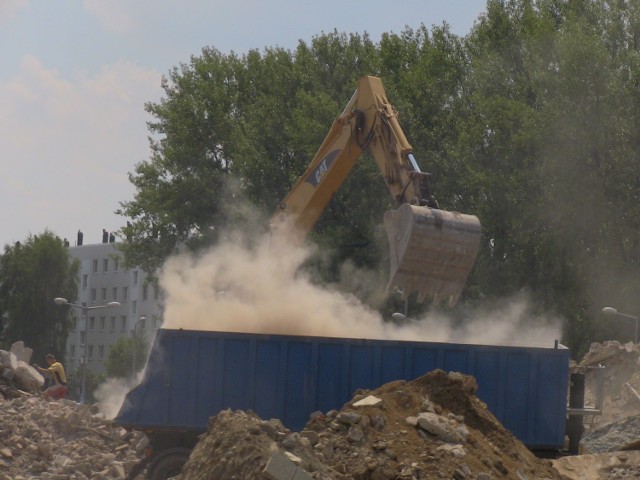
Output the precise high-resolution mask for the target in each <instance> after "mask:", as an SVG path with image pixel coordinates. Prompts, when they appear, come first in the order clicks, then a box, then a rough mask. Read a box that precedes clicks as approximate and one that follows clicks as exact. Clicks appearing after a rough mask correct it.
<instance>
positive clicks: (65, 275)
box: [0, 230, 79, 364]
mask: <svg viewBox="0 0 640 480" xmlns="http://www.w3.org/2000/svg"><path fill="white" fill-rule="evenodd" d="M78 269H79V262H78V261H77V260H75V261H71V260H70V258H69V256H68V254H67V249H66V248H65V247H64V245H63V242H62V240H61V239H60V238H59V237H57V236H56V235H54V234H53V233H51V232H49V231H47V230H45V232H44V233H42V234H40V235H31V236H29V238H28V239H27V240H26V241H25V242H24V243H21V242H16V243H15V244H14V245H13V246H9V245H6V246H5V248H4V254H3V255H2V256H1V257H0V317H2V318H3V319H4V330H3V332H2V334H3V339H2V343H3V345H4V347H5V348H7V349H8V347H10V345H11V344H12V343H14V342H16V341H18V340H22V341H23V342H24V344H25V345H26V346H27V347H29V348H32V349H33V358H34V359H35V360H36V361H37V362H40V363H41V364H43V362H44V357H45V355H46V354H47V353H53V354H54V355H55V356H56V358H58V359H60V360H61V361H63V362H64V353H65V342H66V339H67V336H68V333H69V331H70V329H71V326H72V325H71V319H70V317H69V315H68V311H67V309H65V308H60V306H58V305H55V304H54V303H53V299H54V298H55V297H64V298H67V299H68V300H69V301H74V300H75V299H76V298H77V295H78ZM39 359H41V360H39Z"/></svg>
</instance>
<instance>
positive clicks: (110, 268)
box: [65, 242, 162, 373]
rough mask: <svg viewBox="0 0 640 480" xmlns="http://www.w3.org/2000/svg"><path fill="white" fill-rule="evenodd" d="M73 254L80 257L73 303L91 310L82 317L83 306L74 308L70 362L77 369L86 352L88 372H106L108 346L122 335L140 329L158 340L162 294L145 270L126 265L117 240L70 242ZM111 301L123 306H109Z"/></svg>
mask: <svg viewBox="0 0 640 480" xmlns="http://www.w3.org/2000/svg"><path fill="white" fill-rule="evenodd" d="M80 243H82V242H80ZM68 253H69V256H70V257H71V258H77V259H78V260H80V270H79V282H78V300H77V301H76V302H73V303H76V304H78V305H82V306H83V307H89V310H88V318H83V312H84V309H81V308H72V311H73V313H74V315H75V321H74V325H73V328H72V330H71V332H70V333H69V337H68V338H67V344H66V364H65V366H66V367H67V369H68V370H69V371H73V370H75V369H77V368H78V367H79V366H80V365H81V364H82V363H83V361H84V357H85V355H86V360H87V366H88V370H90V371H93V372H96V373H104V372H105V371H106V366H105V364H106V360H107V357H108V355H109V349H110V348H111V346H112V345H113V344H114V343H116V341H117V340H118V339H119V338H120V337H122V336H132V335H133V333H134V331H136V332H137V333H138V334H144V336H145V338H146V339H147V340H148V341H152V340H153V337H154V336H155V334H156V332H157V330H158V329H159V328H160V326H161V321H162V301H161V295H160V293H159V292H158V290H157V289H156V288H155V287H154V286H153V285H151V284H149V283H147V282H146V281H145V280H146V275H145V273H144V272H143V271H142V270H141V269H138V268H133V269H129V270H126V269H124V268H123V267H122V265H123V263H124V260H123V259H124V255H123V253H122V252H121V251H119V250H118V244H117V243H106V242H105V243H98V244H92V245H77V246H70V247H68ZM110 302H118V303H120V306H116V307H106V305H107V304H109V303H110ZM96 307H97V308H96ZM87 327H88V328H87ZM85 345H86V347H87V349H86V351H85Z"/></svg>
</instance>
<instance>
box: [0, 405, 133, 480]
mask: <svg viewBox="0 0 640 480" xmlns="http://www.w3.org/2000/svg"><path fill="white" fill-rule="evenodd" d="M141 436H143V434H142V433H140V432H132V433H128V432H126V431H125V430H123V429H121V428H116V427H114V426H112V425H111V423H110V422H109V421H107V420H105V419H103V418H102V416H101V415H100V414H99V410H98V408H97V407H96V406H89V405H81V404H78V403H76V402H73V401H70V400H58V401H51V402H48V401H46V400H44V399H43V398H42V397H41V396H34V395H29V394H26V393H22V394H20V395H18V396H16V397H15V398H9V399H7V398H4V397H3V396H1V397H0V438H2V444H3V445H4V447H3V448H2V449H1V450H0V480H18V479H23V480H32V479H43V480H47V479H48V480H57V479H70V480H86V479H102V480H107V479H124V478H126V472H128V471H130V470H131V468H133V465H134V464H136V463H137V462H138V461H139V460H140V454H139V452H137V451H136V449H135V446H136V445H137V444H138V443H139V439H140V437H141Z"/></svg>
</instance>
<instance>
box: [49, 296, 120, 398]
mask: <svg viewBox="0 0 640 480" xmlns="http://www.w3.org/2000/svg"><path fill="white" fill-rule="evenodd" d="M53 301H54V303H55V304H56V305H68V306H70V307H76V308H79V309H80V310H81V311H82V314H83V315H84V322H85V323H84V353H83V360H82V363H83V368H82V386H81V387H80V403H84V401H85V397H86V390H87V350H88V348H87V347H88V343H89V310H97V309H98V308H115V307H119V306H120V302H109V303H107V304H105V305H94V306H92V307H89V306H87V305H79V304H77V303H70V302H69V301H67V299H66V298H62V297H56V298H54V299H53Z"/></svg>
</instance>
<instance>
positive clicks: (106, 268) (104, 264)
mask: <svg viewBox="0 0 640 480" xmlns="http://www.w3.org/2000/svg"><path fill="white" fill-rule="evenodd" d="M102 270H103V271H104V273H107V272H108V271H109V259H108V258H105V259H103V260H102Z"/></svg>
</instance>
